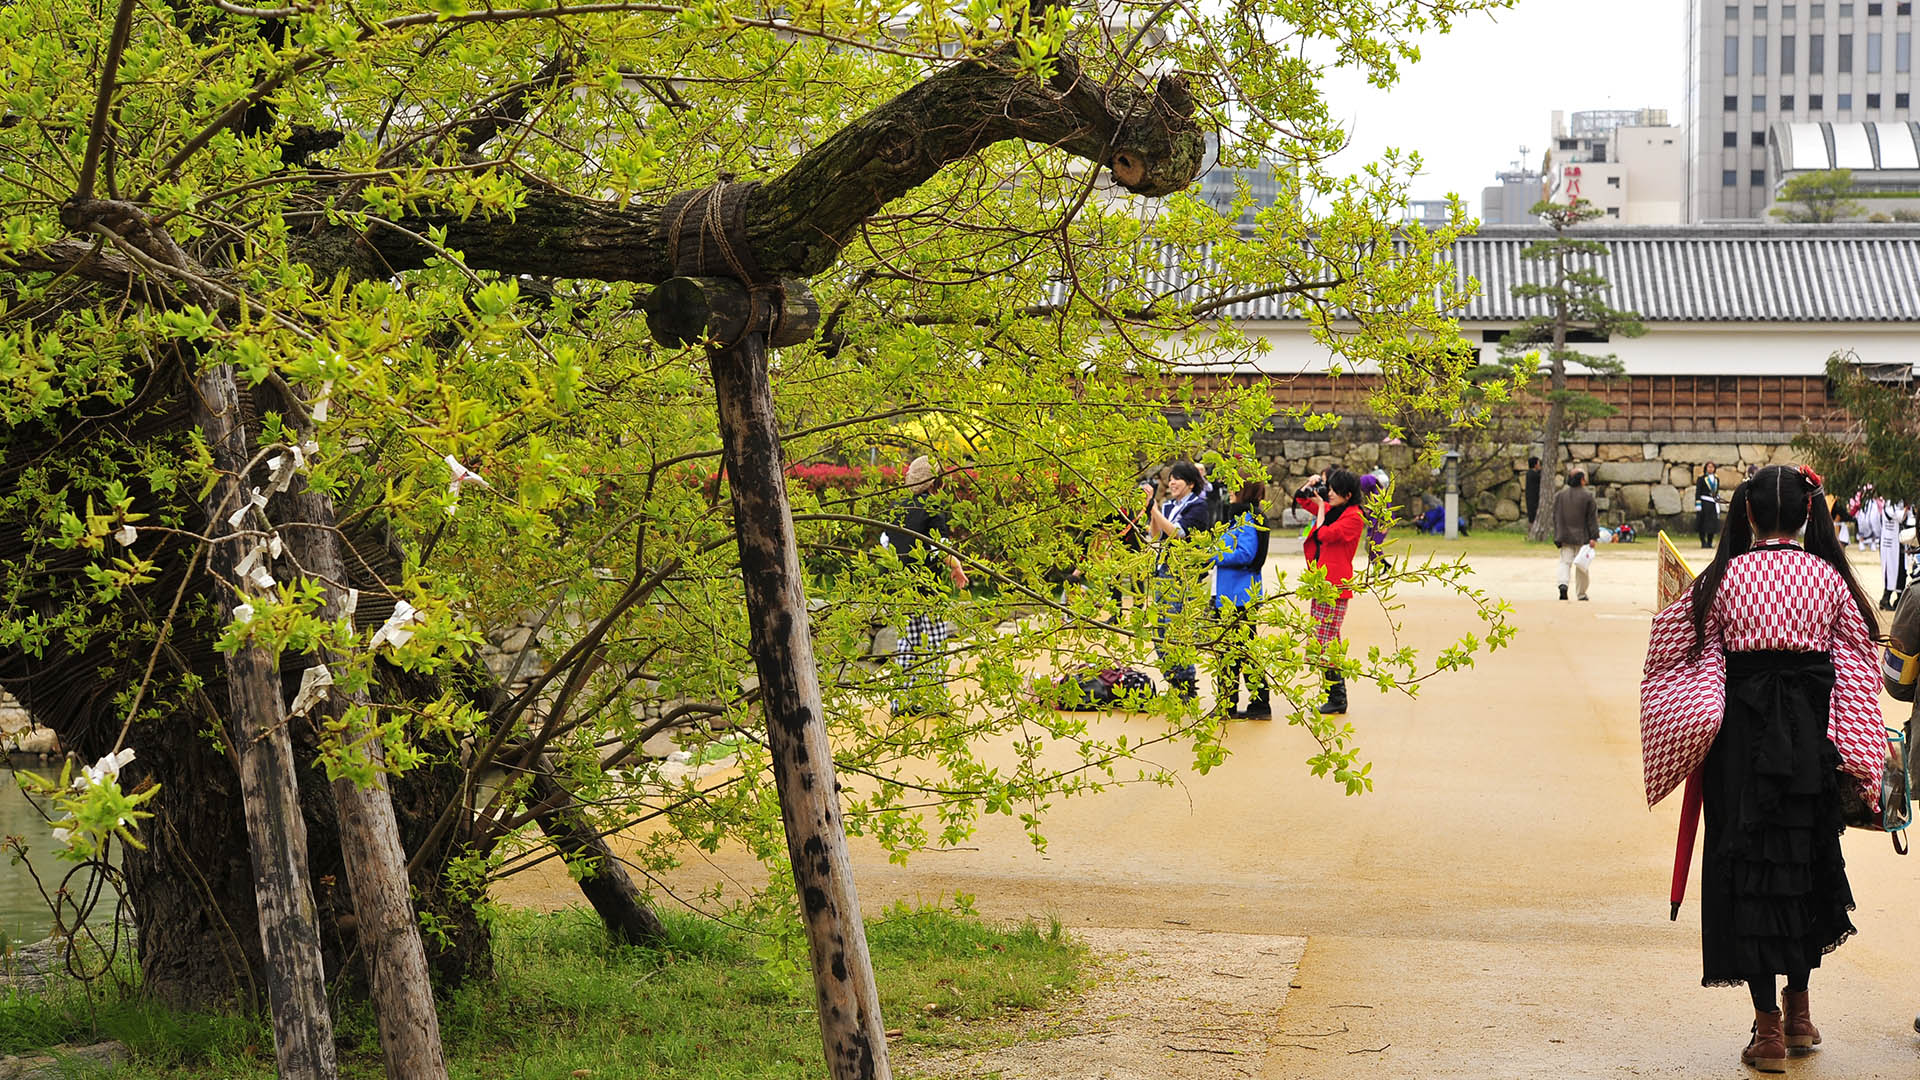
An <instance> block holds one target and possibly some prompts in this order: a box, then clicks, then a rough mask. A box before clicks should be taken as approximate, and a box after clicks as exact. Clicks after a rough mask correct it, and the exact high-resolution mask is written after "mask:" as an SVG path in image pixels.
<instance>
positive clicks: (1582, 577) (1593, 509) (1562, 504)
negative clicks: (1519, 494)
mask: <svg viewBox="0 0 1920 1080" xmlns="http://www.w3.org/2000/svg"><path fill="white" fill-rule="evenodd" d="M1567 485H1568V486H1566V487H1563V488H1561V489H1560V490H1559V491H1557V492H1555V493H1554V496H1553V505H1552V506H1551V507H1550V508H1549V512H1550V513H1551V514H1552V516H1553V542H1554V543H1555V544H1558V545H1559V547H1560V599H1562V600H1565V599H1566V598H1567V575H1568V573H1569V572H1571V573H1572V575H1573V583H1574V585H1575V586H1576V587H1575V589H1574V593H1575V594H1576V595H1578V596H1579V597H1580V599H1582V600H1585V599H1586V598H1587V578H1588V574H1587V567H1588V566H1589V565H1591V564H1592V562H1593V544H1594V541H1596V540H1598V539H1600V507H1599V504H1597V503H1595V502H1594V501H1593V491H1592V490H1591V489H1590V488H1588V487H1587V470H1585V469H1575V470H1573V472H1572V474H1571V475H1569V476H1568V477H1567Z"/></svg>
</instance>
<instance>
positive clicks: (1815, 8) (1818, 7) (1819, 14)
mask: <svg viewBox="0 0 1920 1080" xmlns="http://www.w3.org/2000/svg"><path fill="white" fill-rule="evenodd" d="M1807 14H1808V15H1811V16H1812V17H1814V18H1816V19H1824V18H1826V17H1827V5H1825V4H1809V5H1807Z"/></svg>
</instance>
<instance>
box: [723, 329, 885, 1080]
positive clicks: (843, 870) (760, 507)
mask: <svg viewBox="0 0 1920 1080" xmlns="http://www.w3.org/2000/svg"><path fill="white" fill-rule="evenodd" d="M708 365H709V367H711V369H712V371H713V383H714V390H715V393H716V395H717V396H718V398H719V406H720V438H721V442H722V445H723V447H724V449H725V456H726V463H727V479H728V485H729V487H730V488H731V490H732V494H733V517H734V531H735V533H736V535H737V536H738V537H739V547H740V573H741V577H742V578H743V579H744V580H745V584H746V594H747V597H746V598H747V619H748V625H749V627H750V628H751V632H752V640H751V647H752V651H753V662H754V668H755V669H756V670H757V671H758V672H759V675H760V692H761V698H762V700H763V701H764V702H765V705H766V711H767V744H768V747H769V749H770V750H771V751H772V757H773V776H774V784H775V786H776V788H777V789H778V790H779V793H780V816H781V819H782V821H783V822H784V823H785V826H786V833H787V858H788V860H789V861H790V862H791V864H792V866H793V881H794V887H795V889H796V890H797V891H798V892H799V894H800V903H801V911H802V915H803V917H804V918H805V920H806V925H807V943H808V947H809V951H810V952H811V954H812V958H813V985H814V1003H815V1005H816V1006H817V1007H818V1008H819V1011H820V1037H821V1041H822V1043H823V1044H824V1046H825V1047H826V1054H827V1067H828V1069H829V1071H830V1074H831V1075H832V1076H833V1078H834V1080H890V1078H891V1076H892V1075H893V1073H892V1070H891V1069H890V1067H889V1066H888V1064H887V1037H886V1028H885V1025H883V1024H882V1023H881V1020H880V995H879V991H878V988H877V987H876V985H875V983H874V979H873V964H872V962H871V960H870V959H869V957H868V955H867V934H866V927H865V925H864V924H863V923H862V922H861V918H860V898H859V895H858V893H857V892H856V891H855V889H854V881H853V863H852V859H851V858H850V857H849V856H848V854H847V841H846V831H845V828H844V827H843V825H842V823H841V817H840V787H839V783H838V782H837V781H836V780H835V778H834V766H833V748H832V747H831V746H830V745H829V744H828V741H827V728H826V719H825V716H824V714H823V712H822V707H821V701H820V676H819V672H818V671H817V670H815V667H814V659H813V638H812V634H811V631H810V629H809V625H808V621H807V598H806V591H805V589H804V588H803V585H802V582H803V579H802V578H801V576H800V556H799V547H798V545H797V544H796V543H795V540H794V532H793V515H792V512H791V510H790V509H789V507H788V505H787V486H786V473H785V461H784V460H783V457H782V453H781V449H780V428H779V424H778V421H777V420H776V418H775V415H774V411H773V388H772V385H771V384H770V383H769V381H768V377H767V353H766V339H765V337H764V336H763V335H762V334H760V333H758V332H750V333H748V334H747V335H745V337H744V338H743V340H741V341H740V342H738V343H737V344H734V345H732V346H730V347H728V348H725V349H719V350H716V351H714V352H712V353H710V354H709V356H708Z"/></svg>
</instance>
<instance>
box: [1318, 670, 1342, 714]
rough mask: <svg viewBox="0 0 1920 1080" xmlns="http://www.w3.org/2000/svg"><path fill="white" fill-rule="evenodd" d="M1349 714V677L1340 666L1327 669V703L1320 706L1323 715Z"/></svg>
mask: <svg viewBox="0 0 1920 1080" xmlns="http://www.w3.org/2000/svg"><path fill="white" fill-rule="evenodd" d="M1346 714H1347V678H1346V676H1344V675H1342V674H1340V669H1338V668H1328V669H1327V703H1326V704H1325V705H1322V706H1320V715H1321V716H1345V715H1346Z"/></svg>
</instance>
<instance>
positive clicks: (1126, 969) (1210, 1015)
mask: <svg viewBox="0 0 1920 1080" xmlns="http://www.w3.org/2000/svg"><path fill="white" fill-rule="evenodd" d="M1078 936H1079V937H1080V938H1081V939H1082V940H1084V941H1085V942H1086V943H1087V945H1088V946H1089V947H1090V948H1091V949H1092V950H1093V954H1094V959H1093V963H1092V971H1091V974H1090V978H1091V982H1092V988H1091V989H1089V990H1088V991H1087V992H1086V993H1083V994H1081V995H1080V996H1079V997H1078V998H1076V999H1075V1000H1074V1001H1073V1003H1072V1004H1071V1006H1069V1007H1068V1008H1067V1009H1066V1010H1065V1011H1064V1012H1063V1013H1060V1014H1054V1015H1048V1016H1045V1017H1041V1018H1038V1019H1037V1021H1036V1022H1035V1023H1034V1024H1033V1026H1032V1027H1031V1028H1030V1030H1028V1031H1026V1032H1023V1033H1022V1034H1023V1035H1025V1036H1026V1038H1023V1039H1022V1040H1021V1041H1018V1042H1015V1043H1014V1044H1012V1045H1010V1046H1005V1047H1000V1048H998V1049H994V1050H988V1051H984V1052H980V1053H969V1054H949V1055H943V1056H939V1057H928V1058H917V1057H908V1056H906V1055H900V1056H901V1057H902V1060H901V1061H900V1062H899V1063H898V1071H899V1072H901V1073H902V1074H905V1075H911V1076H920V1075H926V1076H929V1077H936V1078H939V1080H971V1078H974V1077H981V1076H991V1077H997V1078H1000V1080H1067V1078H1072V1080H1234V1078H1240V1077H1256V1076H1259V1075H1260V1070H1261V1069H1262V1068H1263V1067H1264V1066H1265V1063H1266V1061H1267V1059H1268V1055H1269V1053H1270V1051H1271V1050H1272V1048H1273V1044H1274V1042H1275V1041H1276V1040H1278V1039H1279V1038H1281V1037H1282V1036H1281V1034H1280V1033H1279V1032H1278V1031H1277V1030H1276V1029H1275V1028H1274V1026H1273V1017H1274V1014H1275V1013H1277V1012H1278V1011H1279V1010H1280V1007H1281V1006H1282V1005H1284V1004H1285V1003H1286V1000H1287V992H1288V983H1289V980H1290V979H1291V978H1292V977H1293V974H1294V971H1295V970H1296V967H1297V965H1298V964H1299V962H1300V954H1301V951H1302V950H1303V949H1305V948H1306V944H1307V943H1306V941H1305V939H1303V938H1296V937H1275V936H1272V935H1268V934H1215V933H1207V932H1204V931H1193V930H1131V929H1109V928H1104V927H1085V928H1082V929H1081V930H1079V931H1078ZM1345 1030H1346V1029H1345V1028H1344V1027H1338V1028H1330V1029H1328V1030H1327V1031H1324V1032H1323V1031H1314V1032H1305V1033H1301V1034H1299V1035H1298V1036H1296V1037H1298V1038H1301V1039H1318V1038H1326V1037H1329V1036H1331V1035H1334V1034H1339V1033H1344V1031H1345Z"/></svg>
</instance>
